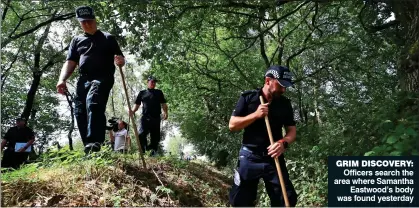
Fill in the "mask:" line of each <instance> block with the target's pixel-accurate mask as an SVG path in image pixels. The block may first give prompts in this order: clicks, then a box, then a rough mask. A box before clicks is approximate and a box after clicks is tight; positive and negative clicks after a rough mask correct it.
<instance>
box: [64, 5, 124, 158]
mask: <svg viewBox="0 0 419 208" xmlns="http://www.w3.org/2000/svg"><path fill="white" fill-rule="evenodd" d="M76 17H77V19H78V20H79V22H80V25H81V27H82V29H83V31H84V34H82V35H79V36H76V37H74V38H73V40H72V41H71V43H70V47H69V49H68V55H67V61H66V62H65V63H64V66H63V68H62V70H61V75H60V78H59V81H58V83H57V90H58V93H60V94H65V93H67V87H66V80H67V79H68V78H69V77H70V76H71V74H72V73H73V71H74V69H75V68H76V66H77V65H78V66H79V74H80V77H79V80H78V82H77V89H76V97H75V109H74V110H75V116H76V119H77V125H78V127H79V131H80V136H81V138H82V140H83V144H84V145H85V152H86V154H88V153H89V152H90V151H99V150H100V146H101V144H102V143H103V142H104V141H105V133H106V132H105V126H106V117H105V110H106V103H107V102H108V97H109V92H110V91H111V89H112V87H113V84H114V73H115V65H114V63H115V64H116V65H118V66H121V67H122V66H123V65H124V64H125V59H124V56H123V54H122V52H121V49H120V48H119V45H118V42H117V41H116V39H115V37H114V36H113V35H111V34H109V33H107V32H102V31H100V30H98V29H97V25H96V19H95V15H94V13H93V9H92V8H91V7H87V6H81V7H78V8H77V9H76Z"/></svg>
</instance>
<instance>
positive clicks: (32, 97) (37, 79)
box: [21, 58, 42, 120]
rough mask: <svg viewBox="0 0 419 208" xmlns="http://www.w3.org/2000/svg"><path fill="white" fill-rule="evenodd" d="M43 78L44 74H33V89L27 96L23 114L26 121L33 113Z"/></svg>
mask: <svg viewBox="0 0 419 208" xmlns="http://www.w3.org/2000/svg"><path fill="white" fill-rule="evenodd" d="M35 59H36V58H35ZM38 64H39V63H38ZM41 76H42V73H39V72H34V73H33V81H32V84H31V88H30V89H29V92H28V94H27V96H26V103H25V108H24V109H23V113H22V115H21V117H22V118H25V119H26V120H28V119H29V115H30V113H31V111H32V107H33V102H34V100H35V96H36V91H38V87H39V83H40V82H41Z"/></svg>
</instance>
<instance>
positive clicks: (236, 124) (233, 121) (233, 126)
mask: <svg viewBox="0 0 419 208" xmlns="http://www.w3.org/2000/svg"><path fill="white" fill-rule="evenodd" d="M256 119H258V117H257V116H256V114H255V113H251V114H249V115H247V116H244V117H241V116H231V118H230V122H229V124H228V128H229V129H230V131H240V130H242V129H244V128H246V127H247V126H249V125H250V124H252V123H253V122H254V121H256Z"/></svg>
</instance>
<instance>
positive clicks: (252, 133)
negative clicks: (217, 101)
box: [229, 66, 297, 207]
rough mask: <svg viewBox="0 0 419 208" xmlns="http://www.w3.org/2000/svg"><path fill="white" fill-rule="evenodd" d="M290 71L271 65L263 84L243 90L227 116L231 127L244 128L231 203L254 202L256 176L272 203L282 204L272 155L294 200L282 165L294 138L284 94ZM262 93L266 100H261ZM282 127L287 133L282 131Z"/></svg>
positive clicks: (290, 200)
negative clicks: (231, 111) (270, 132)
mask: <svg viewBox="0 0 419 208" xmlns="http://www.w3.org/2000/svg"><path fill="white" fill-rule="evenodd" d="M291 78H292V76H291V73H290V71H289V69H288V68H286V67H283V66H271V67H269V68H268V70H267V71H266V73H265V84H264V86H263V88H261V89H256V90H251V91H246V92H244V93H242V95H241V96H240V98H239V101H238V103H237V105H236V108H235V109H234V111H233V114H232V116H231V119H230V123H229V128H230V131H240V130H242V129H244V134H243V141H242V147H241V149H240V153H239V159H238V164H237V170H236V171H235V174H234V184H233V186H232V189H231V191H230V203H231V205H232V206H247V207H248V206H255V205H256V195H257V188H258V183H259V179H260V178H263V181H264V182H265V188H266V191H267V193H268V195H269V198H270V200H271V206H275V207H277V206H285V200H284V198H283V195H282V191H281V184H280V181H279V178H278V173H277V169H276V166H275V162H274V161H275V160H274V158H275V157H278V161H279V163H280V166H281V171H282V175H283V177H284V182H285V187H286V190H287V194H288V199H289V202H290V206H295V205H296V204H297V193H296V191H295V189H294V186H293V185H292V183H291V181H290V179H289V175H288V170H287V168H286V165H285V159H284V154H283V153H284V152H285V151H286V149H287V148H288V146H289V145H290V144H291V143H292V142H294V141H295V136H296V127H295V121H294V116H293V115H294V114H293V109H292V106H291V102H290V100H289V99H288V98H286V97H284V96H283V93H285V91H286V88H287V87H290V86H291V85H292V82H291ZM259 96H263V99H264V100H265V104H261V103H260V99H259ZM266 115H268V118H269V123H270V125H271V130H272V135H273V139H274V141H275V143H274V144H273V145H271V144H270V140H269V135H268V131H267V128H266V124H265V119H264V117H265V116H266ZM282 127H285V129H286V132H287V133H286V135H285V136H283V135H282Z"/></svg>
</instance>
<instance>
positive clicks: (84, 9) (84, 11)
mask: <svg viewBox="0 0 419 208" xmlns="http://www.w3.org/2000/svg"><path fill="white" fill-rule="evenodd" d="M76 18H77V20H79V21H83V20H94V19H95V14H94V12H93V9H92V7H89V6H81V7H77V9H76Z"/></svg>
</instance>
